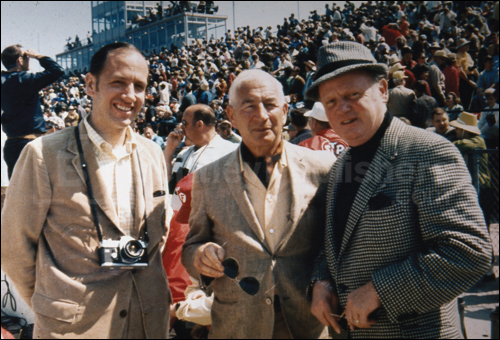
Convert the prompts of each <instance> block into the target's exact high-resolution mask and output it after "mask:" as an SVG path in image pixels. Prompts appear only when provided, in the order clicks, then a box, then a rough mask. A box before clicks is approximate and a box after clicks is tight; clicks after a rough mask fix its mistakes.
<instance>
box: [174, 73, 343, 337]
mask: <svg viewBox="0 0 500 340" xmlns="http://www.w3.org/2000/svg"><path fill="white" fill-rule="evenodd" d="M287 113H288V106H287V104H286V102H285V100H284V95H283V90H282V86H281V84H280V83H279V82H278V81H276V80H275V79H274V78H273V77H272V76H270V75H269V74H267V73H265V72H263V71H260V70H250V71H244V72H242V73H241V74H240V75H239V76H238V77H237V78H236V80H235V81H234V83H233V84H232V86H231V89H230V92H229V106H228V110H227V114H228V118H229V120H230V121H231V123H232V124H233V126H235V127H236V128H237V129H238V131H239V132H240V134H241V137H242V143H241V145H240V147H239V148H238V149H237V150H236V151H234V152H232V153H230V154H228V155H227V156H225V157H223V158H221V159H219V160H218V161H215V162H213V163H212V164H209V165H207V166H205V167H204V168H202V169H200V170H199V171H197V172H195V173H194V178H193V194H192V197H193V200H192V203H191V205H192V210H191V215H190V220H189V226H190V232H189V234H188V236H187V238H186V242H185V244H184V249H183V254H182V263H183V264H184V266H185V267H186V269H187V270H188V272H189V273H190V274H191V275H192V276H194V277H200V275H201V279H202V282H204V283H205V284H209V283H211V285H212V289H213V292H214V294H215V298H214V304H213V306H212V327H211V330H210V337H211V338H255V339H263V338H265V339H270V338H273V339H278V338H279V339H291V338H318V337H319V336H320V335H321V334H322V332H323V331H324V326H323V325H322V324H321V323H320V322H319V321H318V320H317V319H315V318H314V316H313V315H312V314H311V313H310V310H309V303H308V301H307V299H306V295H305V291H306V287H307V285H308V279H307V276H308V275H309V274H310V273H311V266H310V265H309V266H308V265H307V263H308V261H311V260H312V259H313V258H314V255H315V254H316V249H317V247H318V244H315V243H314V242H313V239H314V238H315V237H314V235H318V233H321V232H322V231H321V229H322V226H323V225H324V222H323V217H322V214H321V213H320V212H321V211H322V209H321V208H320V203H319V202H321V201H322V199H321V194H318V195H317V193H318V188H319V187H320V184H321V183H323V182H325V180H326V178H325V176H326V175H327V173H328V171H329V169H330V167H331V165H332V164H333V156H332V155H331V153H329V152H326V151H311V150H308V149H306V148H302V147H298V146H295V145H292V144H290V143H288V142H285V141H284V140H283V138H282V135H281V131H282V128H283V125H284V123H285V121H286V116H287ZM315 197H316V199H314V198H315ZM231 271H232V273H231ZM225 273H226V274H227V275H226V274H225ZM228 275H229V276H228Z"/></svg>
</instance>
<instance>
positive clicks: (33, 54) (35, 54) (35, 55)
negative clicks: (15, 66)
mask: <svg viewBox="0 0 500 340" xmlns="http://www.w3.org/2000/svg"><path fill="white" fill-rule="evenodd" d="M24 54H26V56H27V57H28V58H34V59H38V58H40V57H42V56H41V55H40V54H38V52H37V51H35V50H26V51H25V52H24Z"/></svg>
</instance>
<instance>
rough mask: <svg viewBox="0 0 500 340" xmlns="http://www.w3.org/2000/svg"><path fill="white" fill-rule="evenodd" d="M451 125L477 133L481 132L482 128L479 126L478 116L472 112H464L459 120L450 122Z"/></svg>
mask: <svg viewBox="0 0 500 340" xmlns="http://www.w3.org/2000/svg"><path fill="white" fill-rule="evenodd" d="M450 125H451V126H453V127H456V128H459V129H462V130H465V131H468V132H472V133H475V134H476V135H480V134H481V130H479V128H478V127H477V117H476V115H474V114H472V113H468V112H462V113H461V114H460V116H459V117H458V119H457V120H454V121H451V122H450Z"/></svg>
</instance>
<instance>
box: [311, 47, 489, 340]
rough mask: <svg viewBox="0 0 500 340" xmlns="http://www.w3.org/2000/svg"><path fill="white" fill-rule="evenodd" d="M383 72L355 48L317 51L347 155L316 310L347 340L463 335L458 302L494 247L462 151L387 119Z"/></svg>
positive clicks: (315, 95) (330, 215)
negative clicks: (342, 332)
mask: <svg viewBox="0 0 500 340" xmlns="http://www.w3.org/2000/svg"><path fill="white" fill-rule="evenodd" d="M386 74H387V66H386V65H384V64H377V63H376V61H375V60H374V58H373V56H372V54H371V53H370V51H369V50H368V49H367V48H365V47H364V46H362V45H360V44H357V43H353V42H341V43H336V44H330V45H327V46H323V47H322V48H320V50H319V53H318V73H317V75H316V81H315V82H314V83H313V85H312V86H311V87H310V88H309V90H308V91H307V93H306V96H307V97H308V98H309V99H313V100H320V101H321V102H322V103H323V106H324V107H325V112H326V115H327V117H328V120H329V122H330V125H331V126H332V128H333V129H334V130H335V132H337V133H338V134H339V136H340V137H342V139H344V140H345V141H346V142H347V143H348V144H349V145H350V148H349V149H348V150H347V151H346V152H344V153H343V154H342V155H341V156H340V157H339V159H338V160H337V162H335V164H334V165H333V168H332V170H331V172H330V180H329V186H328V187H329V190H328V193H327V199H326V202H327V204H326V213H327V222H326V228H325V229H326V235H318V238H321V239H324V242H325V243H324V249H323V250H322V251H321V252H320V256H318V258H317V259H316V260H315V261H314V263H312V264H313V265H314V269H313V275H312V280H311V286H310V289H309V293H311V292H312V306H311V312H312V313H313V314H314V315H315V316H316V317H317V318H318V319H319V320H320V321H321V322H322V323H323V324H325V325H331V326H332V327H333V328H334V330H335V331H336V332H337V333H341V330H342V327H341V325H342V323H344V322H347V326H348V327H345V328H344V330H345V331H346V332H347V333H348V334H347V336H348V337H351V338H382V337H398V338H422V337H431V338H459V337H461V336H462V335H461V334H460V325H459V322H458V320H459V316H458V308H457V307H458V306H457V299H456V297H457V296H458V295H459V294H461V293H463V292H464V291H466V290H467V289H468V288H470V287H471V286H472V285H473V284H474V283H475V282H476V281H478V280H479V279H480V278H481V276H482V275H483V274H484V273H485V272H486V271H487V270H488V268H489V265H490V260H491V244H490V239H489V235H488V231H487V230H486V226H485V223H484V218H483V216H482V214H481V209H480V207H479V205H478V202H477V194H476V192H475V190H474V187H473V186H472V184H471V179H470V175H469V174H468V172H467V168H466V166H465V164H464V161H463V159H462V157H461V156H460V154H459V152H458V150H457V149H456V148H455V147H453V145H452V144H451V143H449V142H448V141H446V140H445V139H444V138H441V137H439V136H437V135H435V134H432V133H428V132H426V131H422V130H420V129H416V128H415V127H412V126H408V125H406V124H404V123H403V122H401V121H400V120H399V119H398V118H395V117H392V116H391V115H389V114H388V113H387V109H386V103H387V100H388V86H387V81H386V79H385V77H386Z"/></svg>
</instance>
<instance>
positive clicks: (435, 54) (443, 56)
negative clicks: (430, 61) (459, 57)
mask: <svg viewBox="0 0 500 340" xmlns="http://www.w3.org/2000/svg"><path fill="white" fill-rule="evenodd" d="M435 57H440V58H446V59H447V58H448V56H447V55H446V52H445V51H444V50H439V51H436V53H434V58H435Z"/></svg>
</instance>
